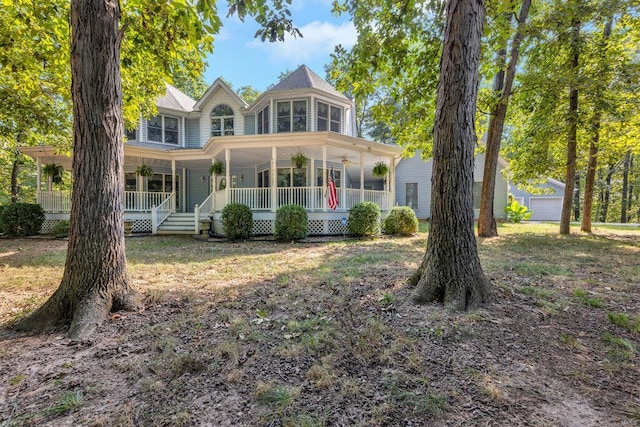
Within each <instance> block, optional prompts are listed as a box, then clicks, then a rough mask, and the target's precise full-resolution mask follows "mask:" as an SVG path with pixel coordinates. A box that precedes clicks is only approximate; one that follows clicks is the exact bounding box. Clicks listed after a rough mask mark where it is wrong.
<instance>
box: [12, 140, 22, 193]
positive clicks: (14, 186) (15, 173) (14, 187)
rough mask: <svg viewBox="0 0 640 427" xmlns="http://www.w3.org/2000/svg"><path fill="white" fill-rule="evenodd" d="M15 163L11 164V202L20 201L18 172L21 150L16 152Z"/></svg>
mask: <svg viewBox="0 0 640 427" xmlns="http://www.w3.org/2000/svg"><path fill="white" fill-rule="evenodd" d="M14 154H15V157H14V158H13V164H12V166H11V203H17V202H18V173H19V172H20V165H21V164H22V161H21V159H20V152H19V151H18V150H16V152H15V153H14Z"/></svg>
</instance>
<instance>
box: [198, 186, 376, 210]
mask: <svg viewBox="0 0 640 427" xmlns="http://www.w3.org/2000/svg"><path fill="white" fill-rule="evenodd" d="M275 192H276V193H275V206H273V204H274V201H273V200H272V194H273V193H272V189H271V188H230V189H228V194H229V200H228V201H227V199H226V195H227V191H218V192H215V193H212V194H211V195H210V196H209V197H207V198H206V199H205V200H204V201H203V202H202V204H201V205H200V207H199V208H200V216H208V214H209V212H211V211H214V210H215V211H219V210H221V209H222V208H223V207H224V206H225V205H226V204H227V203H241V204H243V205H247V206H248V207H249V208H250V209H251V210H252V211H270V210H272V209H273V210H276V209H278V208H279V207H280V206H283V205H288V204H294V205H299V206H302V207H304V208H305V209H307V210H311V211H314V210H316V211H318V210H322V209H324V208H325V207H326V200H325V199H326V197H327V195H326V192H325V189H324V187H278V188H276V189H275ZM363 193H364V201H370V202H374V203H377V204H378V205H379V206H380V209H382V210H388V209H389V193H388V192H386V191H380V190H364V192H361V190H360V189H354V188H346V189H344V190H342V189H338V210H347V209H350V208H351V207H352V206H353V205H355V204H357V203H360V202H361V201H363V200H362V197H361V195H362V194H363ZM343 198H344V200H343ZM210 203H211V204H210Z"/></svg>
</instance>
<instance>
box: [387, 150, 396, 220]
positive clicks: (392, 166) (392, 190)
mask: <svg viewBox="0 0 640 427" xmlns="http://www.w3.org/2000/svg"><path fill="white" fill-rule="evenodd" d="M395 181H396V159H395V157H389V179H388V180H387V182H388V184H387V185H389V206H388V207H387V209H389V210H391V208H393V207H394V206H395V205H396V182H395Z"/></svg>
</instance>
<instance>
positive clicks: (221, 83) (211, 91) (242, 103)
mask: <svg viewBox="0 0 640 427" xmlns="http://www.w3.org/2000/svg"><path fill="white" fill-rule="evenodd" d="M217 89H222V90H223V91H225V92H226V93H227V94H228V95H229V96H231V97H232V98H233V99H235V100H236V102H237V103H238V105H240V106H241V107H242V108H247V106H248V104H247V103H246V102H245V101H244V99H242V98H240V97H239V96H238V94H237V93H235V92H234V91H233V89H231V88H230V87H229V85H228V84H227V83H225V81H224V80H222V79H221V78H220V77H218V78H217V79H216V81H214V82H213V83H212V84H211V86H209V89H207V91H206V92H205V93H204V95H202V98H200V99H199V100H198V102H196V103H195V105H194V106H193V110H194V111H199V110H200V108H201V107H202V105H203V104H205V103H206V102H207V101H208V100H209V98H210V97H211V96H213V94H214V92H215V91H216V90H217Z"/></svg>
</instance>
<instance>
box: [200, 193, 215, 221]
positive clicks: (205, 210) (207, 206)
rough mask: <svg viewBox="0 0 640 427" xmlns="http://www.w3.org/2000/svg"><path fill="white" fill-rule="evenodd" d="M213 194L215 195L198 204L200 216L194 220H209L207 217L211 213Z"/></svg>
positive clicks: (210, 195)
mask: <svg viewBox="0 0 640 427" xmlns="http://www.w3.org/2000/svg"><path fill="white" fill-rule="evenodd" d="M215 194H216V193H211V194H209V195H208V196H207V198H206V199H204V200H203V201H202V203H200V205H198V206H199V207H200V215H199V216H198V218H196V219H197V220H200V219H208V218H209V215H211V212H213V200H214V195H215ZM203 217H204V218H203Z"/></svg>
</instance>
